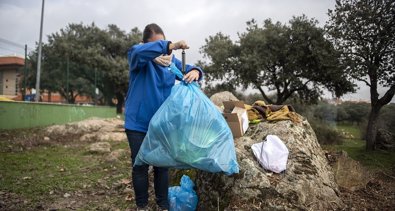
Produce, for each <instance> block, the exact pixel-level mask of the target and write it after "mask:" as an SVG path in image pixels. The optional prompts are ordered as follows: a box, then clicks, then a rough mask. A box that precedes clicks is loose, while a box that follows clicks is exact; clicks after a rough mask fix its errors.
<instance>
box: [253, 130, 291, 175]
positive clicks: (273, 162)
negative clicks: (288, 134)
mask: <svg viewBox="0 0 395 211" xmlns="http://www.w3.org/2000/svg"><path fill="white" fill-rule="evenodd" d="M251 148H252V151H253V152H254V155H255V157H256V158H257V159H258V162H259V163H260V164H261V165H262V167H263V168H264V169H267V170H270V171H273V172H275V173H281V172H282V171H284V170H285V169H286V168H287V161H288V155H289V151H288V148H287V147H286V146H285V144H284V143H283V142H282V141H281V139H280V138H279V137H278V136H276V135H268V136H267V137H266V140H265V141H264V142H260V143H257V144H253V145H252V146H251Z"/></svg>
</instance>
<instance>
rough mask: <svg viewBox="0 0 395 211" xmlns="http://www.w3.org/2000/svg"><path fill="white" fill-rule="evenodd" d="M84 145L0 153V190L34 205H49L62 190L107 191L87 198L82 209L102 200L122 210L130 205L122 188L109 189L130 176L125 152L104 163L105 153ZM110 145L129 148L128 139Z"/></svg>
mask: <svg viewBox="0 0 395 211" xmlns="http://www.w3.org/2000/svg"><path fill="white" fill-rule="evenodd" d="M1 145H2V146H8V145H10V143H7V144H4V142H3V143H2V144H1ZM87 145H88V144H86V145H70V146H69V145H65V146H63V145H58V144H54V145H44V146H37V147H34V148H32V149H29V150H26V149H25V150H22V151H20V150H17V151H3V152H0V190H1V191H6V192H10V193H15V194H17V195H18V196H20V197H22V198H24V199H27V200H28V201H29V203H31V204H33V206H34V204H37V203H42V202H44V203H45V204H51V203H52V202H54V201H56V200H59V199H63V198H64V197H63V195H64V194H65V193H69V194H72V195H73V193H75V192H76V191H80V192H81V191H86V192H87V193H91V192H98V191H100V190H101V191H102V192H103V191H104V192H105V193H106V194H105V196H102V198H103V199H101V200H100V201H99V202H92V201H87V202H86V204H84V208H83V209H82V210H95V209H97V207H100V206H101V205H100V204H102V203H105V202H107V203H108V204H116V205H117V207H118V208H121V209H126V208H128V207H129V208H130V206H131V205H132V203H130V201H125V199H124V197H125V195H122V190H120V191H121V193H118V192H117V191H116V190H112V184H113V183H115V182H118V181H120V180H121V179H125V178H130V161H129V159H130V157H129V156H128V155H125V156H123V157H122V160H121V161H120V162H116V163H111V162H106V161H105V155H100V154H89V153H87V150H86V147H87ZM111 145H112V149H113V150H114V149H125V150H129V147H128V144H127V142H111ZM99 181H100V182H99ZM103 183H104V184H103ZM108 187H109V188H110V189H111V190H110V189H109V188H108ZM110 192H111V193H110ZM74 200H75V199H74ZM77 200H78V199H77Z"/></svg>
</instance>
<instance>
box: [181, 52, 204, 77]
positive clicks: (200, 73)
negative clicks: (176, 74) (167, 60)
mask: <svg viewBox="0 0 395 211" xmlns="http://www.w3.org/2000/svg"><path fill="white" fill-rule="evenodd" d="M173 63H174V64H175V65H176V67H177V68H178V69H180V70H182V62H181V61H180V60H179V59H177V58H176V57H175V56H174V57H173ZM191 71H197V72H198V73H199V79H198V81H201V80H203V75H204V72H203V70H202V69H201V68H200V67H197V66H193V65H189V64H186V65H185V73H184V74H185V76H187V75H188V73H190V72H191Z"/></svg>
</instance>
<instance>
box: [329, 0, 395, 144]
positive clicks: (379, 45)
mask: <svg viewBox="0 0 395 211" xmlns="http://www.w3.org/2000/svg"><path fill="white" fill-rule="evenodd" d="M329 18H330V19H329V21H328V23H327V26H326V28H327V30H328V32H329V35H330V39H331V40H332V41H333V43H334V44H335V47H336V48H337V49H338V50H339V51H340V52H341V57H340V58H341V62H342V64H344V66H345V70H346V72H347V74H348V75H350V76H351V77H352V78H353V79H355V80H358V81H362V82H364V83H365V84H366V85H367V86H369V88H370V101H371V111H370V117H369V122H368V127H367V135H366V140H367V145H366V147H367V149H368V150H373V149H374V148H375V140H376V133H377V118H378V116H379V112H380V109H381V108H382V107H383V106H384V105H386V104H388V103H389V102H391V100H392V98H393V96H394V94H395V59H394V56H395V1H393V0H366V1H365V0H337V1H336V6H335V9H334V10H330V11H329ZM379 85H381V86H383V87H386V88H388V89H387V90H386V92H385V93H384V94H383V95H382V96H380V95H379V93H378V87H379Z"/></svg>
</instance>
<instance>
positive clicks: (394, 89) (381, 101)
mask: <svg viewBox="0 0 395 211" xmlns="http://www.w3.org/2000/svg"><path fill="white" fill-rule="evenodd" d="M394 95H395V85H392V86H391V88H390V89H389V90H388V91H387V92H386V93H385V94H384V96H383V97H381V98H380V99H379V101H378V104H379V105H381V106H384V105H386V104H388V103H389V102H391V100H392V98H393V97H394Z"/></svg>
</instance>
